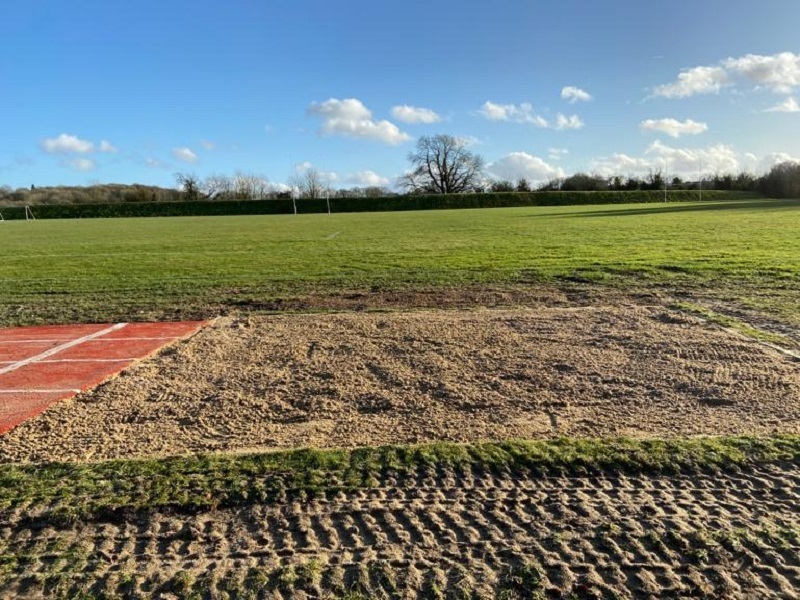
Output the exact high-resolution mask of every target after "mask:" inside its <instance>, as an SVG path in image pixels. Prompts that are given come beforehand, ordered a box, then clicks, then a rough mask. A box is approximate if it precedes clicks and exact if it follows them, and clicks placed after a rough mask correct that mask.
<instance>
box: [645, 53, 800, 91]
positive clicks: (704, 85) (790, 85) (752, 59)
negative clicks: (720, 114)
mask: <svg viewBox="0 0 800 600" xmlns="http://www.w3.org/2000/svg"><path fill="white" fill-rule="evenodd" d="M738 80H741V81H743V82H746V83H749V84H751V85H755V86H756V88H762V87H764V88H767V89H769V90H771V91H773V92H775V93H777V94H790V93H792V92H793V91H794V90H795V89H797V88H799V87H800V55H798V54H793V53H791V52H781V53H779V54H773V55H770V56H763V55H759V54H747V55H745V56H742V57H740V58H727V59H725V60H723V61H720V63H719V64H718V65H712V66H699V67H694V68H691V69H686V70H684V71H682V72H681V73H679V74H678V79H677V81H675V82H673V83H668V84H666V85H660V86H658V87H656V88H655V90H654V92H653V93H654V95H655V96H663V97H665V98H686V97H688V96H694V95H697V94H710V93H717V92H719V91H720V90H721V89H722V88H723V87H725V86H729V85H733V84H734V83H736V82H737V81H738Z"/></svg>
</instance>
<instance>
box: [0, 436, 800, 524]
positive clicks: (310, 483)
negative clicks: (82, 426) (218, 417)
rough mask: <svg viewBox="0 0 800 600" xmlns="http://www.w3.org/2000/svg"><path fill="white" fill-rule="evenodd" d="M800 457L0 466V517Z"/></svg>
mask: <svg viewBox="0 0 800 600" xmlns="http://www.w3.org/2000/svg"><path fill="white" fill-rule="evenodd" d="M770 461H792V462H797V461H800V436H779V437H770V438H758V437H720V438H713V437H712V438H693V439H674V440H633V439H625V438H621V439H559V440H537V441H508V442H498V443H474V444H454V443H435V444H425V445H416V446H385V447H380V448H361V449H354V450H315V449H306V450H296V451H288V452H275V453H265V454H250V455H205V456H192V457H182V458H167V459H162V460H127V461H109V462H102V463H94V464H69V463H49V464H36V465H14V464H6V465H0V513H1V512H7V511H13V510H23V511H24V512H26V513H38V514H46V515H47V516H48V518H53V519H72V518H86V517H91V516H92V515H97V514H109V513H114V512H117V511H138V510H152V509H158V510H174V511H177V512H181V511H186V512H194V511H200V510H208V509H211V508H215V507H225V506H236V505H243V504H249V503H255V502H259V503H267V502H281V501H285V500H286V499H287V498H289V497H295V498H296V497H313V496H317V495H320V494H328V493H335V492H336V491H339V490H347V489H357V488H367V487H372V486H375V485H377V484H378V482H379V478H380V477H381V476H382V475H384V474H386V473H392V474H402V473H404V472H416V471H418V470H419V469H429V468H432V469H436V468H440V467H452V468H471V469H487V470H496V469H498V470H511V471H519V472H527V473H530V472H534V473H540V474H542V475H563V474H574V475H585V474H590V473H608V472H620V473H677V472H685V471H692V470H707V469H723V468H733V467H739V468H741V467H746V466H747V465H750V464H757V463H764V462H770Z"/></svg>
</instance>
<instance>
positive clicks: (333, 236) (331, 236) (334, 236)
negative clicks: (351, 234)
mask: <svg viewBox="0 0 800 600" xmlns="http://www.w3.org/2000/svg"><path fill="white" fill-rule="evenodd" d="M340 233H342V232H341V231H334V232H333V233H332V234H330V235H328V236H325V239H326V240H332V239H334V238H336V237H338V236H339V234H340Z"/></svg>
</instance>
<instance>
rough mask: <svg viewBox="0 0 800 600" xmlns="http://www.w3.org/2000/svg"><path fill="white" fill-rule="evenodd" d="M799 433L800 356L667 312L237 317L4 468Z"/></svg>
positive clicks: (65, 409) (11, 436)
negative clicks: (258, 453)
mask: <svg viewBox="0 0 800 600" xmlns="http://www.w3.org/2000/svg"><path fill="white" fill-rule="evenodd" d="M739 433H742V434H744V433H747V434H773V433H800V362H798V361H797V360H796V359H794V358H792V357H790V356H786V355H783V354H781V353H780V352H778V351H776V350H774V349H772V348H768V347H766V346H764V345H762V344H759V343H758V342H755V341H752V340H749V339H746V338H743V337H741V336H738V335H736V334H734V333H731V332H728V331H724V330H721V329H719V328H718V327H716V326H712V325H708V324H705V323H703V322H702V321H700V320H698V319H696V318H694V317H690V316H686V315H684V314H682V313H680V312H677V311H672V310H669V309H666V308H663V307H655V306H654V307H648V306H638V305H633V304H631V305H617V306H613V307H611V306H609V307H605V306H591V307H582V308H541V309H518V310H480V311H441V312H434V311H427V312H406V313H366V314H363V313H362V314H328V315H290V316H264V317H248V318H222V319H219V320H218V321H216V322H215V323H213V324H212V325H211V326H209V327H207V328H206V329H205V330H203V331H201V332H200V333H199V334H197V335H195V336H194V337H193V338H191V339H189V340H187V341H184V342H181V343H179V344H177V345H174V346H172V347H171V348H168V349H167V350H165V351H163V352H162V353H161V354H160V355H159V356H156V357H154V358H152V359H148V360H146V361H143V362H141V363H139V364H138V365H136V366H134V367H132V368H130V369H128V370H127V371H126V372H124V373H123V374H122V375H121V376H119V377H117V378H116V379H114V380H113V381H110V382H108V383H106V384H104V385H103V386H101V387H100V388H98V389H96V390H94V391H92V392H88V393H85V394H81V395H79V396H78V397H76V398H75V399H74V400H71V401H67V402H63V403H60V404H58V405H56V406H53V407H52V408H50V409H49V410H47V411H46V412H45V413H44V414H42V415H40V416H39V417H37V418H35V419H32V420H31V421H29V422H27V423H25V424H23V425H21V426H19V427H17V428H16V429H14V430H13V431H11V432H10V433H8V434H6V435H4V436H2V437H0V461H6V462H8V461H42V460H54V459H55V460H73V461H85V460H101V459H109V458H127V457H132V456H163V455H175V454H182V453H193V452H205V451H230V450H236V451H246V450H263V449H275V448H293V447H298V446H309V445H311V446H319V447H335V446H343V447H351V446H359V445H378V444H389V443H408V442H424V441H437V440H453V441H473V440H499V439H506V438H537V437H552V436H564V435H569V436H677V435H697V434H739Z"/></svg>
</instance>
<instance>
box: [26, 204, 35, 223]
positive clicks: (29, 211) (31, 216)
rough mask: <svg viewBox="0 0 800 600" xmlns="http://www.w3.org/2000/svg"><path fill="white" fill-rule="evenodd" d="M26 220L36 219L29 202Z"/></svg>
mask: <svg viewBox="0 0 800 600" xmlns="http://www.w3.org/2000/svg"><path fill="white" fill-rule="evenodd" d="M25 220H26V221H35V220H36V217H34V216H33V211H32V210H31V207H30V206H28V205H27V204H26V205H25Z"/></svg>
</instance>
